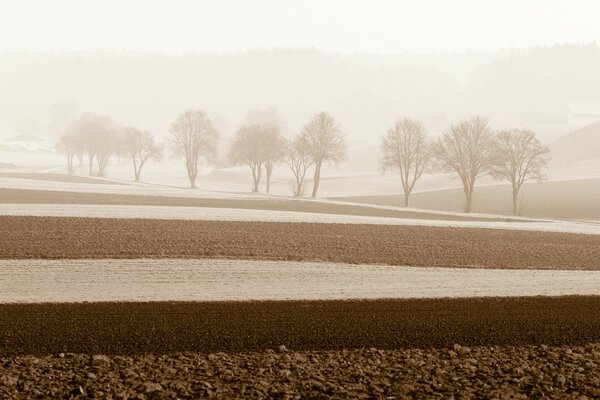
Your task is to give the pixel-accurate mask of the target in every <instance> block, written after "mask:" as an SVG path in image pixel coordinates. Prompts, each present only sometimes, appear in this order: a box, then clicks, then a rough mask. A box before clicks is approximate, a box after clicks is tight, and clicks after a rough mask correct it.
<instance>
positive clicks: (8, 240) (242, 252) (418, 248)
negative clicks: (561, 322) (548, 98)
mask: <svg viewBox="0 0 600 400" xmlns="http://www.w3.org/2000/svg"><path fill="white" fill-rule="evenodd" d="M0 258H3V259H64V258H77V259H82V258H83V259H85V258H234V259H264V260H293V261H320V260H322V261H332V262H344V263H365V264H369V263H371V264H390V265H408V266H443V267H493V268H541V269H587V270H598V269H600V236H597V235H579V234H568V233H550V232H528V231H509V230H503V229H475V228H444V227H425V226H391V225H352V224H348V225H343V224H312V223H276V222H214V221H167V220H141V219H138V220H136V219H105V218H98V219H94V218H64V217H12V216H0Z"/></svg>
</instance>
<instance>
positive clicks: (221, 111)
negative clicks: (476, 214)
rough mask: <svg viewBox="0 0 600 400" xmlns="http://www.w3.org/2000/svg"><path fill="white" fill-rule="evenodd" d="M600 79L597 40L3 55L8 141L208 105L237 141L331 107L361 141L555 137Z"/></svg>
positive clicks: (0, 103) (158, 127)
mask: <svg viewBox="0 0 600 400" xmlns="http://www.w3.org/2000/svg"><path fill="white" fill-rule="evenodd" d="M599 71H600V47H598V46H596V45H594V44H590V45H564V46H556V47H551V48H539V49H532V50H527V51H519V52H517V53H514V54H511V55H507V54H502V55H498V56H494V55H490V54H478V53H467V54H464V55H461V54H454V55H437V56H394V57H392V56H377V55H369V56H342V55H331V54H325V53H322V52H319V51H316V50H273V51H249V52H241V53H231V54H204V55H203V54H189V55H182V56H175V55H164V54H158V53H146V52H83V53H0V87H1V88H2V90H0V136H5V137H6V136H10V135H13V134H16V133H34V134H41V135H47V136H52V137H54V138H56V137H58V136H59V135H60V134H61V132H63V131H64V128H65V126H66V125H68V123H70V122H72V120H73V119H75V118H76V117H77V116H79V115H81V114H83V113H84V112H86V111H93V112H98V113H102V114H107V115H111V116H114V117H115V118H116V119H118V120H119V121H123V122H124V123H130V124H134V125H136V126H140V127H142V128H144V129H148V130H151V131H152V132H154V133H156V134H157V135H164V134H166V132H167V131H168V128H169V124H170V123H171V121H172V119H173V116H174V115H177V114H178V113H179V112H180V111H181V110H182V109H188V108H202V109H206V110H207V111H208V112H209V114H210V115H211V118H212V119H213V121H214V122H215V124H216V125H217V127H218V129H219V130H220V131H221V132H224V135H225V136H228V135H232V134H233V132H235V130H236V129H237V128H238V126H237V124H238V123H239V121H240V118H241V117H242V116H243V115H245V114H246V112H247V111H248V110H249V109H257V108H268V107H277V109H278V110H279V112H280V113H281V115H282V117H283V119H284V120H285V121H287V126H286V127H284V129H285V130H286V131H288V132H289V134H294V133H296V132H298V131H299V130H300V129H301V127H302V125H303V124H304V123H305V121H306V119H307V118H308V117H309V116H310V115H311V114H312V113H314V112H315V111H317V110H322V109H325V110H328V111H330V112H331V113H332V114H334V115H336V116H337V118H339V120H340V121H341V122H342V124H343V126H344V128H345V131H346V133H347V135H348V139H349V141H350V142H360V143H372V144H377V143H378V142H379V139H380V136H381V134H382V133H383V132H385V131H386V129H387V127H388V124H389V121H393V120H395V119H396V118H399V117H402V116H406V115H410V116H414V117H416V118H420V119H421V120H422V121H423V123H424V124H425V125H426V127H427V129H428V130H429V131H430V132H431V133H432V134H437V133H441V132H442V131H443V130H444V129H445V128H446V127H447V126H448V125H449V123H450V122H451V121H453V120H456V119H458V118H462V117H464V116H467V115H473V114H482V115H486V116H489V118H490V121H491V122H492V123H493V124H494V125H495V126H497V127H499V128H503V127H505V126H522V127H526V128H529V129H533V130H535V131H536V132H538V134H539V135H540V137H541V138H545V137H555V136H558V135H560V134H564V133H566V130H567V129H568V126H567V124H566V117H567V114H566V113H567V110H566V104H567V103H568V102H584V101H598V98H599V97H600V79H598V76H599ZM469 76H470V77H469Z"/></svg>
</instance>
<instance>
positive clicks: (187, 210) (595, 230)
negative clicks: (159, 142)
mask: <svg viewBox="0 0 600 400" xmlns="http://www.w3.org/2000/svg"><path fill="white" fill-rule="evenodd" d="M0 215H13V216H49V217H89V218H141V219H168V220H200V221H265V222H313V223H315V222H318V223H333V224H375V225H405V226H437V227H459V228H460V227H462V228H491V229H513V230H526V231H545V232H565V233H582V234H593V235H600V225H598V224H592V223H585V222H575V221H534V220H530V221H531V222H517V221H510V222H503V221H451V220H450V221H446V220H425V219H410V218H386V217H368V216H357V215H337V214H321V213H309V212H295V211H273V210H254V209H253V210H249V209H237V208H211V207H179V206H177V207H171V206H139V205H90V204H0Z"/></svg>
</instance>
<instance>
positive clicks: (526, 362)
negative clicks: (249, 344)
mask: <svg viewBox="0 0 600 400" xmlns="http://www.w3.org/2000/svg"><path fill="white" fill-rule="evenodd" d="M599 367H600V344H589V345H586V346H561V347H554V346H552V347H549V346H516V347H513V346H493V347H472V348H470V347H465V346H460V345H456V346H454V347H452V348H450V349H428V350H420V349H404V350H378V349H374V348H371V349H363V350H352V351H346V350H343V351H326V352H324V351H321V352H295V351H288V350H287V349H283V348H282V349H281V351H278V352H275V351H272V350H271V351H262V352H255V353H238V354H224V353H216V354H202V353H174V354H169V355H163V356H154V355H144V356H137V357H123V356H116V357H108V356H105V355H98V354H97V355H86V354H60V355H53V356H44V357H41V358H38V357H33V356H20V357H15V358H0V397H6V398H14V397H19V396H20V397H26V398H48V397H52V398H116V399H126V398H149V399H176V398H178V399H188V398H189V399H191V398H206V397H208V398H261V399H262V398H287V399H300V398H325V399H329V398H340V399H351V398H352V399H356V398H388V399H393V398H451V397H458V398H501V399H508V398H511V399H526V398H557V397H558V398H579V399H588V398H598V397H600V373H599V372H598V370H599ZM584 396H587V397H584Z"/></svg>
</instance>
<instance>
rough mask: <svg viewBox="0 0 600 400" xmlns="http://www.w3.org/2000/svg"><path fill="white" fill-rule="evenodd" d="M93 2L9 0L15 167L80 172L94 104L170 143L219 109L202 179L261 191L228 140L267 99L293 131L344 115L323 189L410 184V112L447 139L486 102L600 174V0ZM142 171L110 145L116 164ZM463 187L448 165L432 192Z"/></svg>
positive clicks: (3, 46) (571, 165)
mask: <svg viewBox="0 0 600 400" xmlns="http://www.w3.org/2000/svg"><path fill="white" fill-rule="evenodd" d="M84 3H85V6H78V3H77V2H73V1H58V2H48V1H37V2H32V1H24V2H18V3H14V4H11V5H2V8H3V10H2V11H4V12H3V13H1V15H2V16H1V17H0V22H1V23H0V33H1V35H0V36H1V39H0V163H4V164H5V165H4V166H5V167H7V166H10V167H11V168H12V167H18V168H22V169H23V168H24V169H29V170H34V171H46V172H64V171H63V170H64V169H65V166H64V165H63V164H64V160H63V159H62V158H61V157H62V156H61V155H60V153H59V152H57V151H56V150H55V149H54V144H55V142H56V141H57V140H58V138H59V137H60V136H61V135H62V134H63V133H64V132H65V129H66V127H67V126H68V125H69V124H70V123H71V122H73V121H74V120H75V119H77V118H78V117H80V116H81V115H83V114H84V113H87V112H92V113H96V114H100V115H106V116H109V117H111V118H112V119H114V120H115V121H117V122H118V123H119V124H122V125H123V126H127V125H134V126H137V127H140V128H142V129H147V130H149V131H150V132H151V133H152V134H153V135H154V136H155V137H156V138H157V139H158V140H159V141H161V140H164V139H165V137H166V136H167V133H168V130H169V126H170V125H171V123H172V122H173V121H174V120H175V118H176V117H177V115H179V114H180V113H181V112H183V111H185V110H187V109H203V110H206V111H207V113H208V116H209V117H210V118H211V120H212V121H213V123H214V125H215V127H216V129H217V131H218V132H219V134H220V137H221V139H220V142H219V155H218V157H217V160H216V162H215V164H214V165H210V166H205V168H204V169H203V171H202V174H203V178H201V182H200V185H199V187H202V184H203V182H204V187H206V188H212V189H215V190H234V191H246V190H247V189H248V187H249V186H250V183H249V182H248V176H249V171H247V170H246V169H245V168H244V167H234V166H233V165H232V164H231V162H230V161H229V160H228V159H227V148H228V146H229V145H230V143H231V140H232V138H233V135H234V134H235V132H236V130H237V129H238V128H239V127H240V124H241V123H242V121H243V119H244V118H245V117H246V116H247V114H248V113H249V112H250V111H252V110H271V109H275V110H276V112H277V113H278V115H279V117H280V119H281V121H282V122H283V134H284V135H285V136H287V137H292V136H294V135H296V134H297V133H299V132H300V130H301V129H302V127H303V125H304V124H306V122H307V121H308V119H309V118H310V117H311V115H313V114H314V113H315V112H319V111H326V112H328V113H330V114H331V115H332V116H333V117H335V118H336V119H337V120H338V121H339V123H340V125H341V128H342V130H343V132H344V133H345V134H346V139H347V143H348V156H347V160H346V161H344V162H342V163H339V164H337V165H328V166H327V169H326V170H325V171H324V177H325V179H331V183H330V184H328V185H323V190H324V192H323V196H329V197H332V196H350V195H363V194H364V195H374V194H393V193H399V192H400V183H399V181H398V180H397V177H394V176H393V175H386V176H382V175H381V174H380V173H379V171H378V168H379V159H380V156H381V152H380V143H381V138H382V135H384V134H385V133H386V131H387V130H388V129H389V128H390V127H391V126H392V125H393V123H394V121H396V120H397V119H399V118H404V117H410V118H416V119H420V120H421V121H422V122H423V124H424V126H425V128H426V129H427V132H428V134H429V135H430V136H431V137H434V138H435V137H437V136H439V135H441V134H443V133H445V132H446V131H447V130H448V129H449V127H450V125H451V124H452V123H453V122H456V121H458V120H460V119H463V118H468V117H471V116H474V115H482V116H484V117H487V118H489V123H490V126H491V127H492V128H493V129H495V130H500V129H512V128H515V129H530V130H532V131H534V132H535V133H536V134H537V136H538V137H539V138H540V140H541V141H542V142H543V143H544V144H545V145H548V146H549V147H550V149H551V162H550V165H549V170H548V174H547V175H548V179H549V180H550V181H553V180H572V179H581V178H597V177H600V47H599V46H598V45H597V44H596V40H597V39H598V38H600V35H599V30H600V29H599V28H598V24H597V22H595V19H594V15H598V14H597V13H596V14H595V13H594V10H595V8H596V6H595V5H594V2H586V1H577V2H573V3H570V4H565V3H564V2H560V1H547V2H543V1H525V2H516V1H512V2H497V1H491V2H486V4H485V5H482V4H481V3H480V2H475V1H466V0H465V1H459V0H457V1H451V2H441V1H425V2H422V3H421V2H420V3H419V4H411V3H409V2H386V1H375V2H373V3H371V2H369V3H368V4H367V3H366V2H357V1H353V2H339V1H330V2H314V1H309V2H305V3H304V4H302V5H292V4H291V3H289V2H288V3H287V4H282V3H286V2H273V1H258V2H252V4H251V5H247V4H245V3H244V2H231V1H226V2H222V3H219V2H216V3H211V5H210V7H203V5H202V4H198V3H196V2H189V1H176V2H172V3H171V2H169V3H168V4H167V3H166V2H138V1H132V2H127V3H126V4H120V3H119V2H106V3H107V4H104V3H102V2H93V1H89V2H84ZM108 3H110V4H108ZM466 11H468V13H466ZM217 20H218V21H223V20H226V21H228V22H227V23H226V24H223V23H221V24H220V25H217V24H216V22H215V21H217ZM434 27H435V29H433V28H434ZM26 142H35V143H34V144H32V145H31V147H29V146H30V145H29V144H27V143H26ZM15 143H17V144H15ZM18 144H21V145H18ZM149 168H150V169H149V171H148V172H147V173H145V174H144V175H145V176H146V180H147V181H148V182H153V183H160V184H165V183H169V184H173V185H178V184H179V182H180V181H181V182H184V180H185V179H184V176H185V172H184V170H183V169H182V168H181V164H180V162H179V161H177V160H173V159H170V158H169V157H167V158H166V159H165V160H163V162H162V163H160V164H155V165H151V166H149ZM121 169H123V170H124V172H122V173H121V172H120V170H121ZM153 171H154V172H153ZM78 173H80V174H82V175H85V169H82V170H81V171H78ZM129 174H130V171H129V170H128V169H127V167H126V166H123V167H122V168H121V167H119V160H117V159H114V160H113V161H111V165H110V166H109V169H108V173H107V176H108V177H112V178H115V179H126V177H128V175H129ZM274 177H275V178H276V181H275V186H276V187H275V191H274V193H276V194H281V195H289V194H290V189H289V179H290V177H289V174H288V173H287V172H286V171H285V168H279V169H278V170H276V171H275V175H274ZM328 177H329V178H328ZM202 180H204V181H202ZM277 180H279V181H277ZM210 182H212V185H211V184H209V183H210ZM277 182H279V183H280V186H279V188H277ZM481 182H482V184H484V185H485V184H492V183H497V182H495V181H494V180H492V179H491V178H486V179H483V180H482V181H481ZM182 185H183V183H182ZM457 186H459V184H458V182H457V180H456V178H453V177H451V176H450V175H447V174H446V175H444V174H431V175H428V176H425V177H424V178H423V180H422V182H419V184H418V185H417V188H416V189H415V190H416V191H419V190H431V189H440V188H451V187H457Z"/></svg>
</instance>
